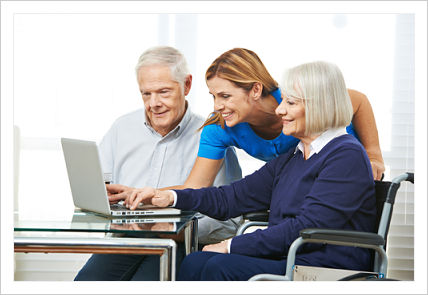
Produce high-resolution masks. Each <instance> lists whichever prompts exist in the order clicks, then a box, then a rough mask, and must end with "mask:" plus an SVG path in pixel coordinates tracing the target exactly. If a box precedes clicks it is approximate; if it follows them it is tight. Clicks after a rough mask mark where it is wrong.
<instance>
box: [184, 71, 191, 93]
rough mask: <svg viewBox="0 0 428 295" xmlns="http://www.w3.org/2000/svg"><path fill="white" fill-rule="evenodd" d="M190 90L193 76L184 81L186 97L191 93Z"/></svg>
mask: <svg viewBox="0 0 428 295" xmlns="http://www.w3.org/2000/svg"><path fill="white" fill-rule="evenodd" d="M190 88H192V75H188V76H187V77H186V80H185V81H184V95H185V96H186V95H187V94H189V92H190Z"/></svg>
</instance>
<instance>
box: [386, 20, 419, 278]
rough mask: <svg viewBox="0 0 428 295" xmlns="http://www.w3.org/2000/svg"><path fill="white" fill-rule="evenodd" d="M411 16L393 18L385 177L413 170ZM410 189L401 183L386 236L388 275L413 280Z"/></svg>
mask: <svg viewBox="0 0 428 295" xmlns="http://www.w3.org/2000/svg"><path fill="white" fill-rule="evenodd" d="M414 24H415V20H414V15H411V14H401V15H398V16H397V23H396V38H395V48H394V51H395V58H394V75H393V80H394V83H393V95H392V110H391V111H392V120H391V122H392V128H391V146H390V150H389V151H387V152H384V153H383V156H384V161H385V164H386V168H387V173H388V174H389V177H391V178H393V177H396V176H398V175H400V174H402V173H404V172H408V171H410V172H413V171H414V126H415V115H414V113H415V103H414V99H415V91H414V83H415V82H414V81H415V57H414V52H415V50H414V49H415V48H414V47H415V45H414V44H415V37H414V32H415V28H414ZM414 203H415V201H414V189H413V185H412V184H407V183H403V184H402V186H401V187H400V190H399V191H398V193H397V197H396V202H395V206H394V212H393V217H392V220H391V227H390V232H389V236H388V244H387V255H388V262H389V265H388V274H387V276H388V277H390V278H395V279H399V280H413V279H414Z"/></svg>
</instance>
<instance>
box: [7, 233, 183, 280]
mask: <svg viewBox="0 0 428 295" xmlns="http://www.w3.org/2000/svg"><path fill="white" fill-rule="evenodd" d="M14 243H15V252H42V253H43V252H44V253H100V254H101V253H102V254H113V253H114V254H144V255H160V280H161V281H166V280H175V259H176V252H177V244H176V243H175V241H174V240H172V239H146V238H115V237H105V238H85V237H79V238H66V237H15V238H14Z"/></svg>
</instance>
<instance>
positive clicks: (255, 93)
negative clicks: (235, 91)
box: [250, 82, 263, 100]
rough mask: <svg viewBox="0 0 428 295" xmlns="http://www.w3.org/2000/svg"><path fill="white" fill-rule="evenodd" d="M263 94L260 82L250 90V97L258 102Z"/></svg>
mask: <svg viewBox="0 0 428 295" xmlns="http://www.w3.org/2000/svg"><path fill="white" fill-rule="evenodd" d="M262 92H263V84H262V83H260V82H255V83H254V85H253V88H251V90H250V97H251V98H253V99H254V100H258V99H259V98H260V97H262Z"/></svg>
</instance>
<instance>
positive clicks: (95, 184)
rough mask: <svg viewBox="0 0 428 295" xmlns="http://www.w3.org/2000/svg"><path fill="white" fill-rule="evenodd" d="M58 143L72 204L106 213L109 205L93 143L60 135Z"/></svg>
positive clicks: (96, 148) (95, 147)
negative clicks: (61, 152) (63, 161)
mask: <svg viewBox="0 0 428 295" xmlns="http://www.w3.org/2000/svg"><path fill="white" fill-rule="evenodd" d="M61 144H62V150H63V153H64V159H65V164H66V166H67V173H68V180H69V182H70V188H71V194H72V196H73V202H74V205H75V206H76V207H79V208H82V209H85V210H89V211H94V212H97V213H101V214H105V215H110V214H111V211H110V204H109V202H108V198H107V191H106V188H105V184H104V179H103V173H102V169H101V162H100V158H99V154H98V147H97V145H96V143H95V142H92V141H85V140H77V139H71V138H61Z"/></svg>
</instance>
